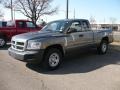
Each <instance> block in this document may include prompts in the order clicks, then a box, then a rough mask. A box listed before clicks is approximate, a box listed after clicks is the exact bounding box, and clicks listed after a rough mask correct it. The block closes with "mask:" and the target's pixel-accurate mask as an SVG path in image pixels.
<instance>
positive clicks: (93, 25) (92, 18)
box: [89, 16, 97, 28]
mask: <svg viewBox="0 0 120 90" xmlns="http://www.w3.org/2000/svg"><path fill="white" fill-rule="evenodd" d="M89 21H90V24H91V27H92V28H97V25H96V20H95V18H94V17H93V16H91V17H90V19H89Z"/></svg>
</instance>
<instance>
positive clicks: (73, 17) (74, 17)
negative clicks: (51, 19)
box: [73, 8, 75, 19]
mask: <svg viewBox="0 0 120 90" xmlns="http://www.w3.org/2000/svg"><path fill="white" fill-rule="evenodd" d="M73 18H74V19H75V8H74V16H73Z"/></svg>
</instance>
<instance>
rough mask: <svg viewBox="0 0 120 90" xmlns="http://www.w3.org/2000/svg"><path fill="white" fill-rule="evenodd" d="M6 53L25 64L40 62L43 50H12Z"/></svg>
mask: <svg viewBox="0 0 120 90" xmlns="http://www.w3.org/2000/svg"><path fill="white" fill-rule="evenodd" d="M8 53H9V55H10V56H12V57H13V58H15V59H17V60H21V61H25V62H36V61H38V62H40V61H42V59H43V54H44V50H39V51H24V52H20V51H16V50H14V49H12V48H9V49H8Z"/></svg>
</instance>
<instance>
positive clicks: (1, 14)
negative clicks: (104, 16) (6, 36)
mask: <svg viewBox="0 0 120 90" xmlns="http://www.w3.org/2000/svg"><path fill="white" fill-rule="evenodd" d="M2 2H3V1H2V0H0V7H1V3H2ZM1 17H3V12H2V10H1V8H0V18H1Z"/></svg>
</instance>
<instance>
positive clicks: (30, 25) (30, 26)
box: [26, 22, 36, 28]
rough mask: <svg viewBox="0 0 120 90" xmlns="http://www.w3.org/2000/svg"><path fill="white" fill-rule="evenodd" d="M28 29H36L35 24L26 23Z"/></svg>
mask: <svg viewBox="0 0 120 90" xmlns="http://www.w3.org/2000/svg"><path fill="white" fill-rule="evenodd" d="M26 25H27V28H36V26H35V24H33V23H32V22H26Z"/></svg>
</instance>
